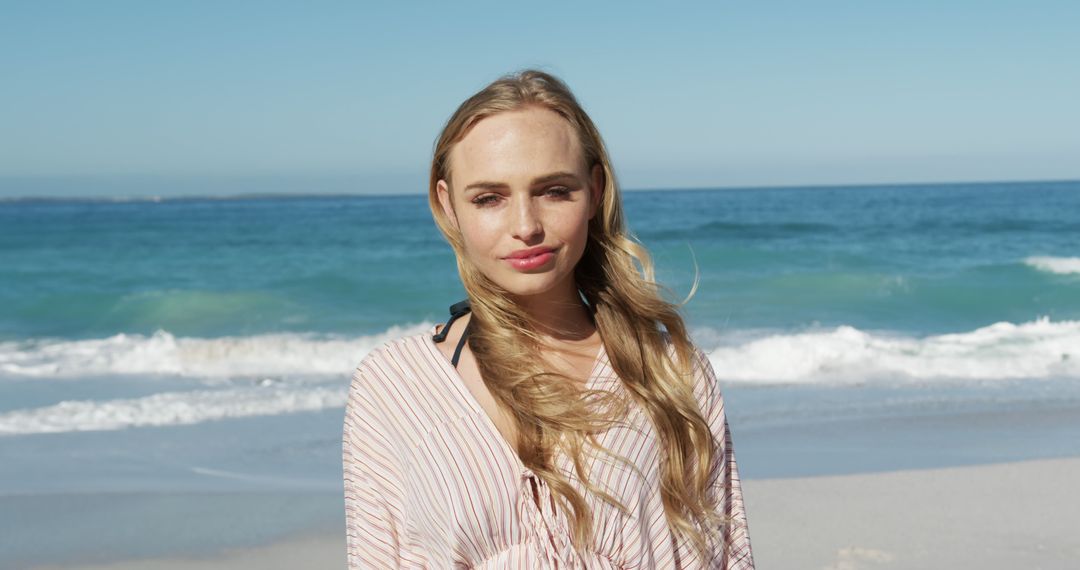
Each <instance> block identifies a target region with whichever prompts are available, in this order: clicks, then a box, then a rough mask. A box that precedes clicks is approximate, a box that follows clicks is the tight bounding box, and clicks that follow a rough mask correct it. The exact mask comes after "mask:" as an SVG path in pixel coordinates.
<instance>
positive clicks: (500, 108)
mask: <svg viewBox="0 0 1080 570" xmlns="http://www.w3.org/2000/svg"><path fill="white" fill-rule="evenodd" d="M529 105H536V106H541V107H544V108H547V109H550V110H552V111H555V112H556V113H558V114H559V115H561V116H562V117H563V118H564V119H566V120H567V121H568V122H569V123H570V125H571V126H572V127H573V129H574V131H575V132H576V134H577V137H578V139H579V141H580V142H581V147H582V149H583V154H584V160H585V165H586V166H588V167H589V168H588V170H587V171H591V170H592V167H593V166H594V165H596V164H600V165H601V166H602V167H603V172H604V190H603V197H602V204H601V207H600V208H599V210H598V212H597V215H596V216H594V217H593V218H592V219H591V220H590V222H589V232H588V242H587V245H586V246H585V251H584V253H583V254H582V258H581V260H580V262H579V263H578V265H577V266H576V268H575V270H574V276H575V279H576V280H577V285H578V289H579V291H580V293H581V295H582V296H583V297H584V299H585V301H586V302H587V304H588V307H587V308H588V310H589V312H590V314H591V317H592V318H593V321H594V322H595V324H596V327H597V329H598V330H599V333H600V337H601V339H602V341H603V343H604V349H605V350H606V351H607V355H608V359H609V361H610V363H611V366H612V368H613V369H614V370H615V372H616V373H617V374H618V376H619V378H620V379H621V381H622V384H623V386H624V387H625V389H626V392H627V393H628V394H630V396H631V397H632V399H633V400H634V401H635V402H636V403H637V404H638V405H639V406H640V407H641V409H642V410H644V411H645V412H646V413H647V415H648V417H649V418H650V419H651V421H652V423H653V426H654V427H655V429H656V432H657V434H658V436H659V441H660V444H661V446H662V448H663V450H664V451H663V453H662V454H661V457H660V471H661V482H660V492H661V497H662V502H663V505H664V511H665V515H666V517H667V521H668V524H669V526H670V528H671V529H672V530H673V531H674V532H675V533H676V534H681V535H683V536H687V537H689V538H690V540H691V543H692V544H693V546H694V547H695V548H696V549H697V550H698V552H699V553H702V554H704V553H705V552H707V551H708V549H709V548H710V547H712V546H714V544H715V543H714V540H715V538H716V537H717V536H718V535H719V536H723V533H721V532H720V526H721V525H723V524H725V523H727V522H729V519H728V518H727V517H723V516H721V515H719V514H717V512H716V501H717V500H718V498H717V497H716V496H713V495H712V494H711V493H710V492H709V488H710V486H711V485H712V484H713V483H714V481H711V480H710V478H709V475H710V466H712V465H713V463H714V461H715V458H716V454H717V453H719V449H718V443H717V442H716V441H715V438H714V437H713V435H712V433H711V431H710V429H709V424H708V422H707V421H706V419H705V418H704V417H703V415H702V413H701V410H700V408H699V406H698V403H697V399H696V398H695V395H694V390H693V378H694V368H693V366H694V362H695V360H696V359H695V357H694V350H695V349H694V347H693V345H692V344H691V341H690V339H689V336H688V334H687V332H686V326H685V324H684V323H683V319H682V317H681V316H680V314H679V310H678V309H679V306H680V305H677V304H674V303H670V302H668V301H665V300H664V299H663V298H662V297H661V294H660V293H661V292H660V289H661V287H660V286H659V285H658V284H657V283H656V281H655V278H654V273H653V263H652V260H651V258H650V256H649V253H648V252H647V251H646V249H645V248H644V246H642V245H641V244H640V242H638V241H637V239H636V238H635V237H634V236H633V234H631V233H630V232H629V231H628V230H627V228H626V225H625V221H624V217H623V210H622V198H621V196H620V193H619V187H618V184H617V183H616V179H615V172H614V170H613V168H612V165H611V161H610V159H609V158H608V153H607V149H606V147H605V145H604V142H603V139H602V138H601V137H600V133H599V132H598V130H597V129H596V126H595V125H594V124H593V122H592V120H591V119H590V118H589V116H588V115H587V114H586V113H585V111H584V109H582V107H581V105H579V104H578V102H577V100H576V98H575V97H574V95H573V94H572V93H571V92H570V89H569V88H568V87H567V86H566V85H565V84H564V83H563V82H562V81H561V80H559V79H558V78H556V77H554V76H552V75H550V74H548V73H545V72H543V71H538V70H533V69H526V70H522V71H519V72H517V73H514V74H508V75H505V76H503V77H501V78H499V79H497V80H496V81H494V82H492V83H491V84H489V85H488V86H487V87H485V88H484V89H482V90H480V91H479V92H477V93H476V94H475V95H473V96H471V97H469V98H468V99H467V100H465V102H463V103H462V104H461V105H460V106H459V107H458V109H457V110H456V111H455V112H454V114H453V115H452V116H451V117H450V119H449V120H448V121H447V123H446V125H445V126H444V128H443V130H442V132H441V133H440V135H439V137H438V139H437V140H436V143H435V148H434V156H433V159H432V164H431V179H430V186H429V193H428V199H429V205H430V207H431V212H432V215H433V216H434V218H435V223H436V224H437V225H438V227H439V229H440V231H442V233H443V235H444V236H445V237H446V239H447V241H448V242H449V243H450V245H451V246H452V247H453V249H454V253H455V254H456V255H457V265H458V272H459V273H460V275H461V281H462V283H463V285H464V287H465V290H466V293H467V294H468V298H469V301H470V305H471V308H472V318H471V324H470V334H469V346H470V348H471V350H472V352H473V354H475V356H476V360H477V364H478V366H479V369H480V374H481V376H482V377H483V381H484V384H485V385H486V386H487V388H488V390H489V391H490V392H491V394H492V396H493V397H494V398H495V400H496V401H497V402H498V404H499V405H500V406H501V407H502V408H503V409H504V410H507V411H509V412H510V414H509V415H510V417H511V418H512V420H513V421H514V422H515V423H516V427H517V428H518V429H517V430H516V431H517V433H518V434H519V435H518V441H517V442H516V443H517V451H518V455H519V456H520V457H521V460H522V462H523V463H524V464H525V465H526V466H527V467H529V468H530V469H532V470H533V471H534V472H535V473H536V474H537V475H538V476H539V477H541V478H543V479H544V481H545V482H546V483H547V484H548V485H549V487H550V489H551V494H552V496H553V497H555V499H556V500H557V502H558V503H559V504H560V505H562V508H563V509H567V507H569V510H566V511H565V512H568V513H569V512H572V515H569V516H567V520H568V522H569V524H570V525H571V529H572V535H573V536H572V539H571V541H572V543H573V544H574V546H575V548H577V549H578V550H579V552H580V550H581V548H582V547H583V546H584V545H586V544H590V543H591V542H590V541H591V537H592V533H593V531H594V529H593V521H592V516H591V511H590V509H589V507H588V505H587V503H586V502H585V499H584V497H583V496H582V495H581V493H579V492H578V491H577V489H576V488H575V487H574V486H573V485H572V484H571V483H570V481H569V480H568V479H567V478H566V477H565V476H564V475H563V473H562V472H561V471H560V470H559V469H557V468H556V465H555V463H554V461H553V460H554V454H555V453H556V452H557V451H562V452H563V453H565V454H566V456H567V457H570V458H571V459H572V460H573V464H574V471H575V473H576V476H577V478H578V479H580V480H581V481H582V483H583V484H584V485H585V487H586V489H587V490H588V491H590V492H592V493H595V494H596V495H598V496H600V497H602V498H603V499H604V500H606V501H608V502H609V503H612V504H613V505H615V506H616V507H617V508H619V509H620V510H622V511H623V512H624V513H625V512H627V508H626V506H625V505H622V504H621V503H620V502H619V501H618V500H617V499H615V498H614V497H612V496H611V495H610V494H608V493H606V492H605V491H604V490H602V489H599V488H598V487H597V486H595V485H594V484H592V482H590V481H589V476H588V473H587V471H588V468H589V467H590V465H591V462H590V461H588V460H586V458H585V457H584V454H585V453H588V452H591V451H599V450H604V451H607V452H608V454H609V455H613V456H615V455H616V454H613V453H611V452H610V451H608V450H606V449H605V448H603V447H602V446H601V445H600V444H599V443H598V442H597V440H596V438H595V434H596V433H597V432H600V431H603V430H605V429H608V428H609V427H611V426H612V425H614V424H615V423H618V420H620V419H623V418H625V417H626V415H627V412H628V407H627V406H629V405H630V404H629V403H628V402H627V401H626V399H625V398H618V397H615V394H614V393H612V392H606V391H603V390H582V388H581V387H580V385H579V384H580V383H578V382H573V381H569V380H571V379H570V378H569V377H568V376H565V375H562V374H560V373H557V372H552V371H549V370H547V369H545V368H544V367H543V366H542V365H541V363H542V362H543V358H542V356H541V353H540V347H541V346H542V340H541V337H540V336H539V335H538V333H537V332H536V331H537V327H536V325H535V323H534V322H533V320H532V319H531V318H530V316H529V314H528V313H526V312H525V311H523V310H522V309H521V308H520V307H519V306H518V305H517V304H516V303H514V302H513V300H512V299H511V297H510V296H509V295H508V292H507V291H506V290H505V289H503V288H502V287H500V286H499V285H497V284H495V283H494V282H493V281H491V280H490V279H488V278H487V277H486V276H485V275H484V274H483V273H481V272H480V271H479V270H478V269H477V268H476V267H475V266H474V265H473V264H472V263H470V261H469V259H468V256H467V255H466V254H465V249H464V242H463V240H462V237H461V235H460V233H458V231H457V230H456V229H455V228H454V226H453V225H452V223H451V221H450V220H449V219H448V217H447V216H446V214H445V212H444V211H443V209H442V207H441V205H440V202H439V197H438V194H437V183H438V181H439V180H446V182H447V184H448V186H450V188H451V192H453V185H452V183H451V180H452V179H451V172H450V164H449V156H450V151H451V150H452V148H453V146H454V145H455V144H456V143H457V142H458V141H460V140H461V139H462V138H464V137H465V135H466V134H467V133H468V132H469V130H470V129H471V128H472V127H473V126H474V125H475V124H476V123H477V122H479V121H480V120H482V119H484V118H485V117H489V116H491V115H493V114H496V113H501V112H506V111H514V110H519V109H521V108H523V107H525V106H529ZM635 262H636V263H637V264H638V265H639V266H640V267H638V266H635ZM696 287H697V280H696V278H695V282H694V289H693V290H691V293H690V295H693V292H694V290H696ZM684 303H685V301H684ZM658 325H662V326H663V329H661V328H660V326H658ZM586 443H588V448H586V446H585V444H586ZM597 458H598V456H597ZM616 458H617V459H620V460H622V461H624V462H626V463H628V464H629V460H627V459H626V458H625V457H622V456H616ZM631 467H632V468H633V466H632V465H631Z"/></svg>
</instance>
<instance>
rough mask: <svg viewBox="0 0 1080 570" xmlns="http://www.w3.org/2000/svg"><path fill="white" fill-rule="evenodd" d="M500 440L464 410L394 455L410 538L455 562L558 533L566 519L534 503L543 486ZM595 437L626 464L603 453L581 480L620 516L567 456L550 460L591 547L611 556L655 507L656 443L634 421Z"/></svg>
mask: <svg viewBox="0 0 1080 570" xmlns="http://www.w3.org/2000/svg"><path fill="white" fill-rule="evenodd" d="M631 419H632V418H631ZM639 419H640V418H639ZM500 437H501V436H499V435H498V434H497V433H495V432H494V430H493V428H492V426H491V424H490V423H489V422H488V421H487V418H485V417H482V416H480V415H479V414H478V413H476V412H475V411H471V412H466V413H461V414H459V415H457V416H455V417H451V418H445V419H444V420H443V421H440V422H438V423H435V424H432V425H431V426H430V429H429V430H428V431H427V433H426V434H425V435H424V436H423V437H422V438H419V439H417V440H415V441H414V442H413V443H414V444H413V445H412V446H411V448H410V449H407V450H401V453H402V457H401V460H402V465H403V466H404V467H405V469H404V473H405V478H406V480H405V481H404V483H405V488H406V493H405V495H406V504H405V510H406V518H407V520H408V521H409V526H410V527H411V529H412V531H413V532H416V533H417V534H418V539H419V540H421V541H422V542H424V543H426V544H430V545H438V546H439V547H441V548H444V549H446V550H447V551H453V552H455V555H456V557H457V558H458V559H460V560H472V561H481V560H486V559H488V558H490V557H492V556H494V555H496V554H498V553H500V552H504V551H506V550H507V549H509V548H512V547H514V546H515V545H520V544H523V543H525V542H526V541H530V540H532V541H535V540H536V539H537V537H536V536H533V537H532V538H531V539H530V538H529V537H530V536H531V534H530V533H532V534H538V533H539V531H537V530H536V529H538V528H546V527H550V528H551V529H552V530H553V531H554V529H556V528H558V527H559V526H560V525H562V526H563V527H564V528H565V521H566V520H567V516H566V513H560V512H558V509H557V508H556V507H555V506H554V505H551V506H548V507H545V506H544V505H542V504H539V502H538V499H539V498H540V497H541V496H543V495H544V494H543V493H537V492H536V485H546V483H545V482H543V481H540V480H538V479H537V477H536V475H535V474H533V473H532V471H531V470H529V469H527V468H525V467H524V465H523V464H522V463H521V461H520V459H519V458H518V457H517V455H516V454H515V453H514V452H513V450H512V449H511V448H510V447H509V446H508V445H507V444H506V442H505V441H502V440H500V439H499V438H500ZM599 441H600V443H601V444H602V445H604V446H605V447H607V448H609V449H610V451H612V452H614V453H616V454H619V455H622V456H625V457H627V458H628V459H630V463H624V462H621V461H618V460H615V459H613V458H612V457H609V456H607V454H602V459H601V460H592V461H589V462H588V463H587V465H588V466H589V471H590V472H591V473H590V475H589V478H590V482H591V483H593V484H594V485H596V486H598V487H599V488H601V489H603V490H604V491H605V492H607V493H608V494H610V495H612V496H613V497H615V498H616V499H617V500H618V501H619V502H620V503H622V504H623V505H625V506H626V507H627V509H628V510H627V512H622V511H620V510H619V509H618V508H617V507H616V506H614V505H611V504H609V503H607V502H605V501H603V500H600V498H599V497H597V496H595V495H594V494H591V493H588V492H587V490H586V488H585V487H584V486H583V485H582V484H581V481H580V480H579V479H578V478H577V476H576V474H575V473H574V470H573V467H572V465H573V462H572V460H571V459H570V458H568V457H566V456H565V455H562V454H557V456H556V464H557V467H559V469H560V470H561V471H562V472H563V474H564V475H566V476H567V478H568V479H569V480H570V483H571V484H572V485H573V486H574V487H575V488H576V489H577V490H578V492H579V493H581V494H582V496H583V497H584V498H585V500H586V503H587V504H588V505H589V508H590V511H591V514H592V517H593V521H594V524H595V526H596V529H597V530H598V532H599V534H598V535H597V536H596V541H595V544H594V547H593V549H594V550H596V551H598V552H605V551H608V552H618V551H621V550H625V548H624V547H625V546H626V545H628V544H640V543H641V542H642V541H644V540H647V536H646V535H643V534H642V532H641V530H642V528H641V526H640V525H641V522H642V521H641V520H639V519H644V518H651V514H649V513H652V512H654V510H655V508H656V507H657V505H658V503H657V501H658V500H659V495H658V494H657V492H656V489H657V488H658V485H657V484H658V476H657V475H658V474H657V470H656V465H657V463H658V455H657V453H656V451H657V449H656V443H655V439H654V438H653V435H652V431H651V430H648V429H644V430H643V429H642V426H641V425H623V426H619V427H614V428H612V429H609V430H608V431H606V432H604V433H603V434H601V435H600V437H599ZM598 457H601V456H598ZM548 496H550V495H548ZM528 501H531V502H532V503H531V504H529V503H527V502H528ZM653 503H657V504H653ZM550 504H551V503H550V501H549V505H550ZM646 514H649V515H648V516H646ZM645 522H648V521H645ZM646 534H647V533H646ZM633 550H634V549H633V548H631V549H629V551H633Z"/></svg>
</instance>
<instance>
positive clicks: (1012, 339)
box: [0, 181, 1080, 568]
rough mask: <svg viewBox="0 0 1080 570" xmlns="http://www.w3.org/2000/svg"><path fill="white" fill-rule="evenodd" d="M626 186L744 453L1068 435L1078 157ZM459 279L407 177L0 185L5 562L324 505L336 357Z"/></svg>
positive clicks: (845, 451)
mask: <svg viewBox="0 0 1080 570" xmlns="http://www.w3.org/2000/svg"><path fill="white" fill-rule="evenodd" d="M624 203H625V208H626V212H627V217H628V221H629V225H630V228H631V229H632V230H633V232H634V233H635V235H636V236H637V237H638V239H639V240H640V241H642V242H643V243H644V244H645V245H646V246H647V247H648V248H649V250H650V251H651V252H652V254H653V257H654V261H655V262H656V266H657V277H658V279H659V280H660V281H661V282H662V283H663V284H664V285H665V286H666V287H667V296H668V298H669V300H672V301H676V302H682V301H683V300H685V299H686V297H687V295H688V294H689V293H690V291H691V288H692V286H693V283H694V280H695V277H696V278H697V279H698V286H697V290H696V292H695V293H694V295H693V296H692V297H690V298H689V300H687V301H686V304H685V305H684V306H683V311H684V315H685V317H686V319H687V322H688V324H689V325H690V329H691V332H692V335H693V338H694V340H695V341H696V343H697V344H698V345H699V346H700V347H701V348H703V349H704V350H705V351H706V352H707V353H708V354H709V356H710V358H711V361H712V364H713V367H714V369H715V370H716V372H717V375H718V376H719V378H720V380H721V383H722V384H721V386H722V389H723V394H724V398H725V401H726V411H727V414H728V419H729V422H730V426H731V430H732V435H733V438H734V442H735V450H736V456H737V458H738V461H739V466H740V470H741V472H742V476H743V478H745V479H763V478H775V477H801V476H816V475H829V474H840V473H858V472H875V471H889V470H896V469H914V468H926V467H938V466H951V465H969V464H978V463H990V462H999V461H1012V460H1019V459H1033V458H1047V457H1064V456H1077V455H1080V182H1068V181H1066V182H1030V183H979V184H947V185H902V186H863V187H860V186H845V187H804V188H794V187H793V188H754V189H701V190H656V191H629V192H625V193H624ZM463 298H464V290H463V289H462V287H461V285H460V282H459V279H458V275H457V271H456V266H455V261H454V257H453V253H452V250H451V249H450V247H449V246H448V245H447V244H446V242H445V241H444V240H443V239H442V237H441V235H440V234H439V233H438V232H437V230H436V229H435V226H434V223H433V221H432V219H431V214H430V212H429V210H428V206H427V202H426V197H425V196H420V195H410V196H255V197H230V198H220V197H218V198H215V197H205V198H159V197H154V198H139V199H119V198H117V199H85V200H72V199H62V200H61V199H9V200H5V201H0V566H3V567H5V568H8V567H30V566H32V565H35V564H42V563H58V564H63V563H69V562H73V561H80V562H86V561H106V560H111V559H117V558H131V557H142V556H156V555H162V554H190V553H209V552H213V551H215V550H218V549H222V548H227V547H232V546H239V545H246V544H256V543H260V542H267V541H270V540H275V539H277V538H280V537H283V536H288V535H294V534H301V533H306V532H316V531H324V532H325V531H334V530H335V529H341V525H342V524H343V516H344V515H343V505H342V503H341V495H340V494H341V463H340V452H341V427H342V426H341V423H342V415H343V405H344V402H345V398H346V393H347V388H348V382H349V378H350V375H351V372H352V370H353V368H354V367H355V366H356V364H357V363H358V362H359V361H360V360H361V359H362V358H363V357H364V355H365V354H366V353H367V352H368V351H369V350H370V349H371V348H372V347H374V346H377V345H378V344H380V343H382V342H383V341H385V340H387V339H390V338H394V337H398V336H401V335H406V334H413V333H418V332H421V331H424V330H426V329H427V328H429V327H431V326H432V325H433V324H434V323H436V322H443V321H445V318H446V316H447V314H448V307H449V306H450V305H451V304H452V303H454V302H456V301H459V300H461V299H463ZM102 521H108V524H107V525H103V524H102ZM342 532H343V531H342Z"/></svg>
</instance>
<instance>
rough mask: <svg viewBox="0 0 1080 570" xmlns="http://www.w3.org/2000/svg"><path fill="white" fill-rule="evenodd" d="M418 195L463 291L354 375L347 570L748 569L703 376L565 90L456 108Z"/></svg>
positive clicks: (495, 97)
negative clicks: (428, 324)
mask: <svg viewBox="0 0 1080 570" xmlns="http://www.w3.org/2000/svg"><path fill="white" fill-rule="evenodd" d="M429 203H430V206H431V211H432V215H433V216H434V218H435V222H436V224H437V225H438V227H439V229H440V230H441V231H442V233H443V235H444V236H445V237H446V239H447V240H448V241H449V243H450V245H451V246H452V247H453V250H454V253H455V254H456V256H457V263H458V270H459V274H460V276H461V280H462V283H463V285H464V287H465V290H466V292H467V294H468V299H467V300H465V301H463V302H462V303H458V304H455V305H454V306H453V307H451V317H450V319H449V320H448V322H447V323H446V324H445V325H442V324H439V325H435V326H434V327H432V329H430V330H429V331H428V332H425V333H423V334H417V335H410V336H406V337H404V338H399V339H396V340H393V341H390V342H387V343H385V344H384V345H382V346H380V347H378V348H376V349H375V350H373V351H372V352H371V353H370V354H368V355H367V356H366V357H365V358H364V359H363V361H362V362H361V363H360V365H359V366H358V367H357V370H356V372H355V374H354V375H353V378H352V384H351V387H350V392H349V400H348V404H347V407H346V411H345V425H344V442H343V443H344V476H345V505H346V510H345V512H346V522H347V544H348V552H347V558H348V566H349V568H398V567H408V568H452V567H454V568H457V567H462V568H488V569H496V568H589V569H592V568H726V569H746V568H753V566H754V563H753V557H752V554H751V549H750V540H749V535H748V529H747V522H746V516H745V511H744V507H743V501H742V491H741V486H740V483H739V477H738V469H737V467H736V463H735V455H734V449H733V447H732V441H731V435H730V433H729V431H728V424H727V419H726V417H725V414H724V401H723V398H722V396H721V393H720V389H719V387H718V385H717V380H716V376H715V374H714V372H713V369H712V367H711V365H710V363H709V361H708V359H707V358H706V357H705V355H704V353H703V352H702V351H701V350H700V349H698V348H696V347H695V346H694V345H693V344H692V343H691V341H690V339H689V337H688V335H687V331H686V328H685V325H684V323H683V320H682V318H681V316H680V314H679V312H678V305H675V304H672V303H670V302H668V301H665V300H664V299H663V298H662V297H661V295H660V288H659V286H658V285H657V284H656V282H655V281H654V277H653V267H652V262H651V260H650V258H649V255H648V253H647V252H646V250H645V249H644V248H643V247H642V246H641V245H640V244H639V243H638V242H637V241H635V239H634V238H633V237H632V234H630V233H629V231H628V230H627V228H626V226H625V223H624V220H623V211H622V204H621V199H620V195H619V188H618V186H617V184H616V181H615V173H614V171H613V169H612V166H611V163H610V160H609V158H608V155H607V151H606V149H605V147H604V143H603V141H602V139H601V137H600V134H599V132H598V131H597V129H596V127H595V126H594V124H593V122H592V121H591V120H590V119H589V117H588V115H586V113H585V111H584V110H583V109H582V108H581V106H580V105H579V104H578V102H577V101H576V100H575V98H574V96H573V95H572V93H571V92H570V90H569V89H568V88H567V87H566V85H565V84H564V83H562V82H561V81H560V80H559V79H557V78H556V77H553V76H552V75H550V74H547V73H544V72H541V71H536V70H525V71H522V72H519V73H517V74H513V75H508V76H505V77H502V78H500V79H498V80H497V81H495V82H493V83H492V84H490V85H488V86H487V87H485V88H484V89H483V90H481V91H480V92H478V93H476V94H475V95H473V96H472V97H470V98H469V99H468V100H466V101H465V102H464V103H462V104H461V106H460V107H459V108H458V109H457V111H456V112H455V113H454V114H453V115H452V116H451V117H450V120H449V121H448V122H447V124H446V125H445V127H444V129H443V131H442V133H441V134H440V136H439V138H438V140H437V142H436V145H435V152H434V158H433V161H432V166H431V180H430V186H429Z"/></svg>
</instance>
